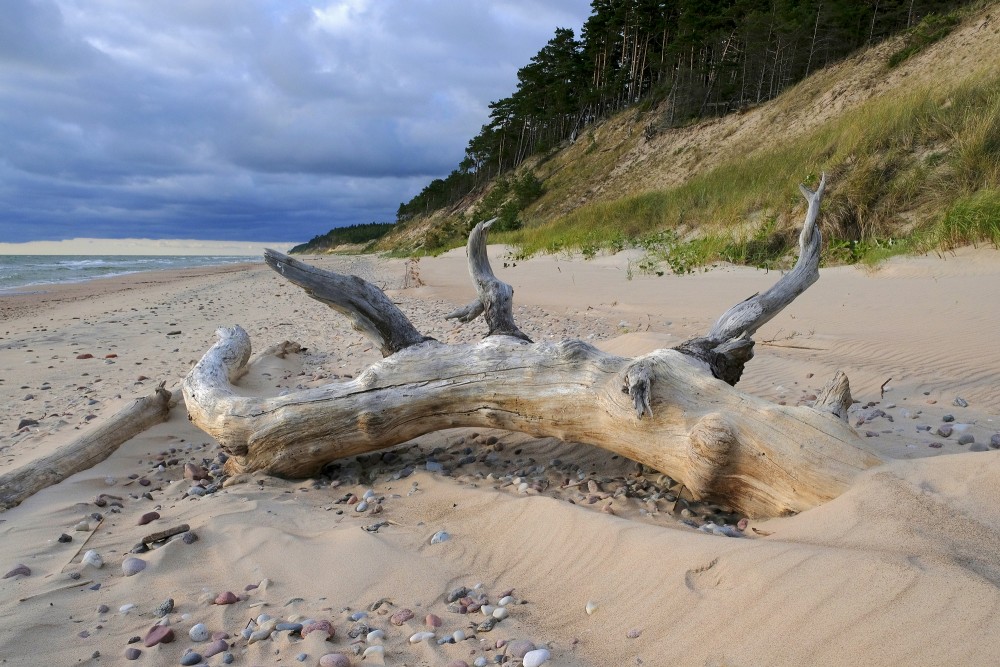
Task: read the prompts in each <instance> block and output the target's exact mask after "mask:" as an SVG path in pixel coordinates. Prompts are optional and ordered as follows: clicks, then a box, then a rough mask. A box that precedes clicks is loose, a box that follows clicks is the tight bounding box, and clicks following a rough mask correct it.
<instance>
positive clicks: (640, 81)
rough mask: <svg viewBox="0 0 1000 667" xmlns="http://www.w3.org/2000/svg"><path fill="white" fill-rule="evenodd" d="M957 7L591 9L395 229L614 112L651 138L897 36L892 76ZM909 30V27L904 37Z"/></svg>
mask: <svg viewBox="0 0 1000 667" xmlns="http://www.w3.org/2000/svg"><path fill="white" fill-rule="evenodd" d="M967 2H968V0H879V1H878V2H858V1H857V0H743V1H742V2H733V1H732V0H711V1H708V2H706V0H675V1H674V2H669V3H665V2H660V1H659V0H594V2H593V3H592V5H591V6H592V8H593V9H592V13H591V16H590V17H589V18H588V19H587V21H586V22H585V23H584V25H583V29H582V31H581V33H580V36H579V39H577V36H576V35H575V34H574V33H573V31H572V30H568V29H565V28H557V29H556V30H555V34H554V36H553V37H552V39H551V40H549V42H548V43H547V44H546V45H545V46H544V47H542V49H541V50H539V52H538V53H537V54H536V55H535V56H534V57H532V58H531V60H530V62H529V63H528V64H526V65H525V66H524V67H522V68H521V69H520V70H518V73H517V89H516V90H515V91H514V92H513V93H512V94H511V95H510V96H509V97H505V98H503V99H500V100H497V101H496V102H493V103H492V104H491V105H490V109H491V113H490V119H489V122H488V123H486V124H485V125H484V126H483V127H482V130H481V131H480V133H479V134H478V135H476V136H475V137H473V138H472V139H470V140H469V143H468V146H467V148H466V151H465V158H464V159H463V160H462V162H461V163H460V164H459V165H458V168H457V169H455V170H454V171H452V172H451V174H449V175H448V176H447V177H446V178H443V179H435V180H434V181H432V182H431V183H430V184H429V185H427V187H425V188H424V189H423V190H422V191H421V192H420V193H419V194H418V195H416V196H415V197H414V198H413V199H411V200H410V201H409V202H405V203H402V204H400V206H399V210H398V211H397V221H398V222H406V221H408V220H411V219H413V218H414V217H417V216H422V215H428V214H430V213H432V212H435V211H440V210H442V209H446V208H449V207H452V206H454V205H456V204H458V203H459V202H461V201H463V200H464V199H465V198H466V197H467V196H469V195H470V194H473V193H478V192H480V191H482V190H483V189H485V188H486V187H487V186H488V184H489V183H490V181H491V180H493V179H495V178H498V177H500V176H502V175H504V174H507V173H510V172H512V171H514V170H515V169H517V168H518V166H519V165H521V164H522V163H523V162H524V161H525V160H527V159H528V158H530V157H532V156H540V155H545V154H547V153H548V152H550V151H551V150H553V149H554V148H556V147H558V146H560V145H562V143H563V142H565V141H567V140H574V139H576V138H577V137H583V136H584V135H586V136H588V139H589V144H588V146H589V148H588V150H596V144H595V143H594V142H593V135H592V134H591V128H593V127H594V126H595V125H596V124H597V123H599V122H600V121H602V120H604V119H607V118H610V117H611V116H613V115H615V114H617V113H619V112H621V111H622V110H624V109H628V108H636V109H637V110H639V111H640V112H641V113H645V114H648V115H649V116H650V117H649V118H648V119H647V122H646V123H645V129H644V130H643V131H644V134H645V135H646V136H647V137H652V136H654V135H656V134H657V133H659V132H662V131H664V130H667V129H669V128H673V127H678V126H681V125H684V124H686V123H689V122H691V121H692V120H695V119H701V118H706V117H712V116H721V115H725V114H727V113H729V112H731V111H734V110H741V109H746V108H749V107H751V106H755V105H758V104H761V103H762V102H765V101H767V100H770V99H773V98H775V97H777V96H778V95H779V94H780V93H781V92H782V91H783V90H786V89H787V88H788V87H790V86H792V85H794V84H795V83H796V82H798V81H801V80H802V79H803V78H805V77H807V76H809V74H810V73H812V72H815V71H817V70H819V69H821V68H823V67H825V66H827V65H828V64H831V63H834V62H837V61H838V60H841V59H842V58H844V57H845V56H848V55H850V54H852V53H854V52H855V51H856V50H857V49H859V48H861V47H864V46H866V45H870V44H873V43H875V42H877V41H880V40H882V39H884V38H886V37H888V36H890V35H893V34H896V33H898V32H901V31H908V32H907V33H906V34H907V36H906V40H905V45H904V46H903V48H902V49H901V50H900V51H899V52H898V53H896V54H894V55H893V56H892V58H891V59H890V64H891V65H896V64H898V63H900V62H902V61H903V60H905V59H906V58H908V57H909V56H910V55H912V54H913V53H916V52H918V51H919V50H921V49H923V48H925V47H926V46H927V45H928V44H931V43H933V42H934V41H936V40H938V39H941V38H942V37H943V36H944V35H946V34H947V33H948V31H950V30H951V28H952V27H953V26H954V25H955V24H956V23H957V19H956V18H955V16H953V15H949V14H947V12H949V11H951V10H953V9H955V8H957V7H961V6H963V5H965V4H967ZM912 26H915V27H912Z"/></svg>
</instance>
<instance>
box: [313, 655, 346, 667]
mask: <svg viewBox="0 0 1000 667" xmlns="http://www.w3.org/2000/svg"><path fill="white" fill-rule="evenodd" d="M319 667H351V659H350V658H348V657H347V656H346V655H344V654H343V653H327V654H326V655H324V656H323V657H322V658H320V659H319Z"/></svg>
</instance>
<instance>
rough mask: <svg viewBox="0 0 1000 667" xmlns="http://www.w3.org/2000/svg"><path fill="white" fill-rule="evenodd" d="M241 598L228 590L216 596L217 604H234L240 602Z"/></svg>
mask: <svg viewBox="0 0 1000 667" xmlns="http://www.w3.org/2000/svg"><path fill="white" fill-rule="evenodd" d="M239 600H240V598H239V596H237V595H236V593H233V592H232V591H226V592H225V593H219V597H217V598H215V604H233V603H235V602H239Z"/></svg>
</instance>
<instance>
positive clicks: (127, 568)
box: [122, 556, 146, 577]
mask: <svg viewBox="0 0 1000 667" xmlns="http://www.w3.org/2000/svg"><path fill="white" fill-rule="evenodd" d="M145 569H146V561H144V560H142V559H141V558H136V557H134V556H130V557H129V558H126V559H125V560H123V561H122V572H123V573H124V574H125V576H126V577H131V576H132V575H135V574H139V573H140V572H142V571H143V570H145Z"/></svg>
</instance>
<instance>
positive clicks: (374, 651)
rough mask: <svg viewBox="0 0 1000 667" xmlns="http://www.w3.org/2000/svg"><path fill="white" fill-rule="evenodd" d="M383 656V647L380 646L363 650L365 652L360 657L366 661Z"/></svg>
mask: <svg viewBox="0 0 1000 667" xmlns="http://www.w3.org/2000/svg"><path fill="white" fill-rule="evenodd" d="M384 655H385V647H384V646H382V645H376V646H369V647H368V648H366V649H365V652H364V653H363V654H362V656H363V657H365V658H366V659H367V658H372V657H375V656H384Z"/></svg>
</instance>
